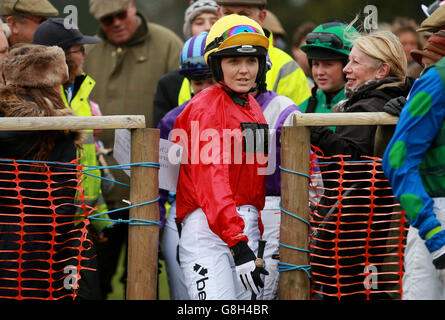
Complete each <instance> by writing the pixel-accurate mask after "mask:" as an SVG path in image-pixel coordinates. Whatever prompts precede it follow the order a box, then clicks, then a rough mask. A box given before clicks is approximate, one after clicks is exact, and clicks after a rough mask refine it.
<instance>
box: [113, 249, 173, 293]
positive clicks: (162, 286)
mask: <svg viewBox="0 0 445 320" xmlns="http://www.w3.org/2000/svg"><path fill="white" fill-rule="evenodd" d="M124 254H125V251H124V250H122V252H121V255H120V258H119V264H118V267H117V270H116V274H115V275H114V276H113V279H112V281H111V286H112V288H113V291H112V292H111V293H109V294H108V297H107V300H125V292H124V285H123V283H122V282H120V279H121V277H122V273H123V271H124V261H125V260H124V257H125V256H124ZM161 265H162V266H161V270H162V272H161V274H160V275H159V300H170V294H169V291H168V282H167V273H166V271H165V265H164V261H162V260H161Z"/></svg>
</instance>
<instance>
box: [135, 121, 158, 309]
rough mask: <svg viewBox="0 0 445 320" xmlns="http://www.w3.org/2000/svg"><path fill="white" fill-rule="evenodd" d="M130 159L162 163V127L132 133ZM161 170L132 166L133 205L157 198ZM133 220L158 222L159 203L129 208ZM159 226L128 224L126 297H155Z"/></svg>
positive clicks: (136, 130)
mask: <svg viewBox="0 0 445 320" xmlns="http://www.w3.org/2000/svg"><path fill="white" fill-rule="evenodd" d="M131 162H132V163H147V162H152V163H159V130H157V129H134V130H132V132H131ZM158 171H159V169H156V168H150V167H141V166H134V167H132V168H131V180H130V201H131V204H132V205H135V204H140V203H144V202H148V201H151V200H155V199H156V198H157V197H158V194H159V190H158V184H159V181H158ZM130 219H142V220H145V221H147V220H148V221H159V207H158V203H157V202H154V203H152V204H149V205H144V206H139V207H135V208H131V209H130ZM158 245H159V226H157V225H153V226H132V225H130V226H129V234H128V270H127V272H128V275H127V300H156V298H157V279H158Z"/></svg>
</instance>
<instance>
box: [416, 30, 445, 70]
mask: <svg viewBox="0 0 445 320" xmlns="http://www.w3.org/2000/svg"><path fill="white" fill-rule="evenodd" d="M410 53H411V56H412V57H413V59H414V60H415V61H416V62H417V63H418V64H420V65H421V66H423V64H422V57H424V56H425V57H428V58H430V59H431V60H433V61H434V62H437V61H439V60H440V59H442V58H443V57H444V56H445V30H441V31H439V32H437V33H435V34H433V35H432V36H431V37H429V38H428V42H427V44H426V45H425V47H424V48H423V50H412V51H411V52H410Z"/></svg>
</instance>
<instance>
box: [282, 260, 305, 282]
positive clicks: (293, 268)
mask: <svg viewBox="0 0 445 320" xmlns="http://www.w3.org/2000/svg"><path fill="white" fill-rule="evenodd" d="M310 270H311V266H310V265H302V266H297V265H294V264H290V263H284V262H278V272H287V271H304V272H305V273H306V275H307V277H308V278H309V279H311V274H310V273H309V271H310Z"/></svg>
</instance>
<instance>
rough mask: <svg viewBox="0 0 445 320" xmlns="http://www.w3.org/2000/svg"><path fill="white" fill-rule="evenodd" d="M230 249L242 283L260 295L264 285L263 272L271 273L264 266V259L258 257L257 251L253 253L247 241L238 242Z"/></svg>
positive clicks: (265, 273)
mask: <svg viewBox="0 0 445 320" xmlns="http://www.w3.org/2000/svg"><path fill="white" fill-rule="evenodd" d="M230 251H231V252H232V255H233V259H234V260H235V268H236V273H237V274H238V277H239V280H240V281H241V284H242V285H243V286H244V288H245V289H246V290H250V291H252V293H254V294H256V295H259V293H260V288H263V287H264V283H263V280H261V274H264V275H268V274H269V272H267V271H266V269H265V268H264V260H263V259H257V257H256V256H255V253H253V251H252V249H250V248H249V246H248V245H247V242H245V241H240V242H238V243H237V244H236V245H234V246H233V247H231V248H230Z"/></svg>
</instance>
